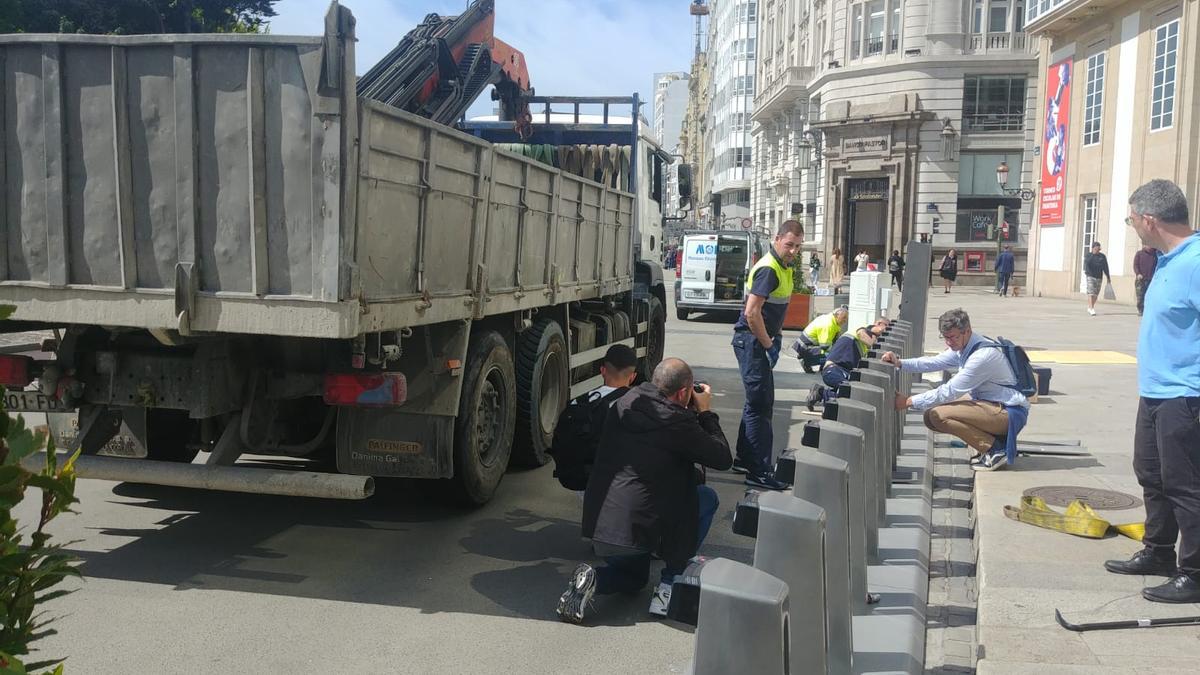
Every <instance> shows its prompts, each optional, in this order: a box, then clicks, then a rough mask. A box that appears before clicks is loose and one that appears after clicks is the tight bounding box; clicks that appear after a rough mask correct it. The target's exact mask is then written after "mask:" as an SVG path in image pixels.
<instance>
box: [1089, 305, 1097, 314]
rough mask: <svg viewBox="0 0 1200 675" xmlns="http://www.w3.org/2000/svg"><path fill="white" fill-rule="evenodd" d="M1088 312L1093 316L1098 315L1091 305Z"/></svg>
mask: <svg viewBox="0 0 1200 675" xmlns="http://www.w3.org/2000/svg"><path fill="white" fill-rule="evenodd" d="M1088 314H1091V315H1092V316H1096V310H1095V309H1092V308H1091V307H1088Z"/></svg>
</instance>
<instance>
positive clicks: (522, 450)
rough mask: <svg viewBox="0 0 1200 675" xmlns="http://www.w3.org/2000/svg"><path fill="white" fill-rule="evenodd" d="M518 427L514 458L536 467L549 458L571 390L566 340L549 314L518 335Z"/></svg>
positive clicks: (520, 462)
mask: <svg viewBox="0 0 1200 675" xmlns="http://www.w3.org/2000/svg"><path fill="white" fill-rule="evenodd" d="M517 340H518V347H517V430H516V436H515V438H514V440H513V453H512V459H513V462H515V463H517V464H519V465H521V466H531V467H537V466H542V465H543V464H545V463H546V462H547V461H549V459H550V456H549V455H547V454H546V451H547V450H548V449H549V448H550V444H551V442H552V441H553V440H554V427H555V426H557V425H558V415H559V413H561V412H562V409H563V408H564V407H565V406H566V405H567V399H568V397H569V396H570V393H571V382H570V376H569V373H568V370H567V367H568V359H569V357H568V354H567V340H566V338H565V337H564V336H563V332H562V328H561V327H560V326H559V325H558V323H557V322H556V321H554V320H553V319H550V318H543V319H540V320H539V321H538V322H537V323H535V324H534V325H533V327H532V328H530V329H529V330H527V331H525V332H524V333H521V335H520V336H519V337H518V338H517Z"/></svg>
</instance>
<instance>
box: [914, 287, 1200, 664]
mask: <svg viewBox="0 0 1200 675" xmlns="http://www.w3.org/2000/svg"><path fill="white" fill-rule="evenodd" d="M954 307H962V308H963V309H965V310H966V311H967V312H968V313H969V314H970V315H971V321H972V324H973V326H974V328H975V330H976V331H978V332H982V333H985V334H987V335H990V336H996V335H1003V336H1004V337H1007V338H1010V339H1012V340H1013V341H1015V342H1017V343H1018V344H1021V345H1023V346H1025V347H1026V349H1029V350H1031V352H1030V358H1031V359H1032V360H1033V361H1034V362H1035V363H1038V362H1039V360H1038V356H1037V352H1036V351H1033V350H1053V351H1056V352H1059V353H1058V354H1055V355H1053V358H1056V359H1061V360H1066V361H1072V363H1048V364H1046V365H1049V366H1050V367H1051V368H1053V377H1052V379H1051V383H1050V390H1051V395H1050V396H1048V397H1042V398H1041V400H1040V401H1039V402H1038V403H1036V404H1035V405H1034V406H1033V408H1032V411H1031V415H1030V421H1029V425H1028V426H1027V427H1026V430H1025V432H1024V433H1023V435H1022V440H1023V441H1026V442H1028V441H1029V440H1046V441H1052V440H1078V441H1079V442H1080V444H1081V446H1080V447H1079V448H1061V449H1070V450H1082V451H1086V452H1087V453H1088V454H1087V455H1086V456H1083V457H1022V458H1020V459H1019V460H1018V461H1017V464H1016V466H1010V467H1007V468H1006V469H1005V470H1003V471H997V472H995V473H977V474H976V475H975V490H974V502H973V505H972V506H973V515H974V519H975V542H976V547H977V566H978V567H977V572H976V574H977V583H978V593H979V604H978V614H977V622H976V626H977V633H976V637H977V640H978V649H977V652H976V654H977V657H978V662H977V667H978V672H980V673H1039V674H1041V673H1114V674H1115V673H1131V672H1137V673H1185V672H1186V673H1194V672H1196V669H1197V666H1196V664H1197V663H1200V629H1198V628H1195V627H1180V628H1170V627H1168V628H1155V629H1133V630H1123V631H1100V632H1092V633H1072V632H1069V631H1067V630H1065V629H1063V628H1061V627H1060V626H1059V625H1058V624H1057V623H1056V622H1055V619H1054V610H1055V609H1056V608H1057V609H1061V610H1062V612H1063V614H1064V616H1066V617H1067V619H1068V620H1071V621H1075V622H1080V621H1086V622H1093V621H1108V620H1117V619H1134V618H1141V617H1153V618H1157V617H1167V616H1185V615H1200V605H1175V606H1172V605H1161V604H1155V603H1150V602H1147V601H1145V600H1143V599H1142V597H1141V589H1142V588H1143V586H1144V585H1146V583H1147V579H1144V578H1141V577H1125V576H1120V575H1114V574H1110V573H1108V572H1106V571H1105V570H1104V568H1103V567H1102V565H1103V562H1104V561H1105V560H1106V559H1110V558H1127V557H1129V556H1130V555H1132V554H1133V553H1134V552H1135V551H1137V550H1138V549H1140V548H1141V545H1140V544H1139V543H1138V542H1135V541H1133V540H1130V539H1127V538H1125V537H1110V538H1107V539H1102V540H1092V539H1083V538H1077V537H1073V536H1071V535H1067V534H1062V533H1059V532H1054V531H1050V530H1043V529H1039V528H1036V527H1033V526H1030V525H1026V524H1022V523H1018V522H1016V521H1012V520H1009V519H1007V518H1005V517H1004V514H1003V508H1004V506H1005V505H1009V504H1012V505H1016V504H1018V502H1019V500H1020V497H1021V495H1022V493H1023V492H1024V491H1025V490H1027V489H1030V488H1034V487H1043V486H1080V487H1086V488H1099V489H1104V490H1114V491H1117V492H1121V493H1126V494H1128V495H1132V496H1134V497H1136V498H1137V504H1138V506H1137V507H1135V508H1129V509H1124V510H1113V511H1100V513H1101V515H1102V516H1103V517H1104V518H1105V519H1107V520H1109V521H1110V522H1113V523H1127V522H1141V521H1142V520H1144V518H1145V512H1144V510H1143V509H1142V508H1141V507H1140V503H1141V489H1140V488H1139V487H1138V485H1137V481H1136V479H1135V478H1134V476H1133V469H1132V465H1131V461H1132V452H1133V450H1132V442H1133V422H1134V417H1135V414H1136V411H1137V366H1136V364H1133V363H1130V361H1132V359H1129V358H1127V357H1126V356H1128V357H1131V356H1134V355H1135V354H1136V344H1137V329H1138V320H1139V318H1138V316H1137V313H1136V311H1135V310H1134V309H1133V307H1128V306H1117V305H1112V304H1107V305H1105V304H1102V305H1101V306H1099V308H1098V311H1099V312H1100V314H1099V316H1096V317H1092V316H1088V314H1087V313H1086V312H1085V305H1084V301H1083V300H1082V298H1081V299H1080V300H1078V301H1066V300H1059V299H1050V298H1028V297H1020V298H998V297H996V296H994V295H991V294H989V293H986V292H980V291H975V290H968V291H956V292H954V293H952V294H950V295H944V294H942V293H940V292H936V289H935V292H933V293H931V295H930V303H929V313H928V316H929V321H930V327H929V328H928V329H927V340H926V349H927V350H928V351H933V350H941V349H944V346H943V345H942V344H940V342H939V338H938V333H937V330H936V320H937V317H938V315H939V314H941V313H942V312H944V311H946V310H947V309H951V308H954ZM1062 352H1071V353H1067V354H1064V353H1062ZM1122 355H1126V356H1122ZM939 445H940V444H939ZM958 452H961V453H965V452H966V450H963V449H958ZM1059 510H1061V508H1060V509H1059ZM1159 579H1160V577H1151V578H1150V579H1149V581H1150V582H1151V583H1160V581H1159Z"/></svg>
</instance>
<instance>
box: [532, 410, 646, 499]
mask: <svg viewBox="0 0 1200 675" xmlns="http://www.w3.org/2000/svg"><path fill="white" fill-rule="evenodd" d="M627 391H629V388H628V387H619V388H617V389H614V390H613V391H611V392H609V393H608V394H607V395H605V396H597V395H596V394H594V393H591V392H588V393H586V394H583V395H581V396H579V397H577V398H576V399H575V400H574V401H572V402H571V403H570V404H569V405H568V406H567V407H566V408H564V409H563V411H562V413H561V414H560V415H559V416H558V426H556V427H554V441H553V443H552V444H551V446H550V448H549V449H548V450H547V451H546V453H547V454H548V455H550V456H551V457H553V458H554V477H555V478H557V479H558V482H559V483H561V484H562V486H563V487H565V488H567V489H568V490H584V489H587V483H588V477H589V476H590V475H591V473H592V465H593V464H595V463H596V451H597V450H598V449H599V447H600V432H601V430H603V429H604V418H605V417H606V416H607V415H608V409H609V407H610V406H611V405H612V404H613V402H614V401H616V400H617V399H618V398H620V397H621V396H622V395H624V394H625V392H627Z"/></svg>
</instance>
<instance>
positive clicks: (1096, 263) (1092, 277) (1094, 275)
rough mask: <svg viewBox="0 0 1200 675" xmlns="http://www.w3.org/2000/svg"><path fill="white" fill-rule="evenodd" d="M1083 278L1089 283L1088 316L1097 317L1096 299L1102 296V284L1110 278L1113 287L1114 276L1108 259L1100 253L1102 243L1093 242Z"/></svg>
mask: <svg viewBox="0 0 1200 675" xmlns="http://www.w3.org/2000/svg"><path fill="white" fill-rule="evenodd" d="M1083 276H1084V278H1085V279H1086V281H1087V296H1088V310H1087V311H1088V314H1091V315H1092V316H1096V298H1097V297H1098V296H1099V295H1100V282H1101V281H1103V277H1108V285H1109V286H1111V285H1112V275H1111V274H1109V272H1108V257H1107V256H1105V255H1104V254H1103V253H1101V252H1100V242H1098V241H1093V242H1092V252H1091V253H1088V254H1087V257H1085V258H1084V260H1083Z"/></svg>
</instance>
